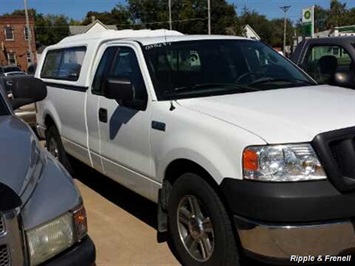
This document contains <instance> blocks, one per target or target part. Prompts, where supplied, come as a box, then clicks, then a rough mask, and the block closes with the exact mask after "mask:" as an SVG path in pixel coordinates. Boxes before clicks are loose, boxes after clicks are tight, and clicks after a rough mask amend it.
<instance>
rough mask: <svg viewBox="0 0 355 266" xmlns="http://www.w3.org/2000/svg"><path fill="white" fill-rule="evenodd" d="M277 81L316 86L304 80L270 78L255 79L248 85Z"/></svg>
mask: <svg viewBox="0 0 355 266" xmlns="http://www.w3.org/2000/svg"><path fill="white" fill-rule="evenodd" d="M279 81H281V82H282V81H284V82H290V83H295V81H297V82H299V83H303V84H306V85H316V83H314V82H311V81H308V80H304V79H286V78H270V77H268V78H260V79H257V80H255V81H253V82H252V83H250V84H249V85H258V84H265V83H272V82H279Z"/></svg>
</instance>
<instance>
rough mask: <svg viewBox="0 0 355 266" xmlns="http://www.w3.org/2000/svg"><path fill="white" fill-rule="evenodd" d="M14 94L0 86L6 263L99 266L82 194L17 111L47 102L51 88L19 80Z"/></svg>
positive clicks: (1, 232)
mask: <svg viewBox="0 0 355 266" xmlns="http://www.w3.org/2000/svg"><path fill="white" fill-rule="evenodd" d="M12 93H13V94H14V96H15V98H14V99H10V100H9V99H8V98H7V95H6V92H5V91H4V89H3V88H2V86H1V85H0V147H1V148H0V265H1V266H3V265H5V266H17V265H31V266H35V265H39V264H42V265H43V264H45V265H63V266H66V265H67V266H68V265H83V266H91V265H94V264H95V257H96V255H95V246H94V244H93V242H92V241H91V239H90V237H89V236H88V235H87V219H86V212H85V208H84V205H83V200H82V197H81V195H80V192H79V190H78V189H77V187H76V186H75V184H74V182H73V179H72V178H71V176H70V175H69V173H68V172H67V171H66V170H65V169H64V167H63V166H62V165H61V164H60V163H58V161H57V160H55V158H54V157H53V156H52V155H50V154H49V153H48V152H47V151H45V150H44V149H42V148H41V147H40V145H39V142H38V139H37V137H36V136H35V134H34V133H33V131H32V130H31V128H30V127H29V126H28V125H26V124H25V123H24V122H22V121H21V120H20V119H18V118H17V117H16V116H15V115H14V113H13V111H12V110H13V109H17V108H18V107H20V106H22V105H26V104H29V103H34V102H36V101H40V100H43V99H44V98H45V97H46V94H47V91H46V86H45V84H44V83H43V82H42V81H40V80H38V79H35V78H33V77H30V76H22V77H17V78H16V79H15V80H13V89H12Z"/></svg>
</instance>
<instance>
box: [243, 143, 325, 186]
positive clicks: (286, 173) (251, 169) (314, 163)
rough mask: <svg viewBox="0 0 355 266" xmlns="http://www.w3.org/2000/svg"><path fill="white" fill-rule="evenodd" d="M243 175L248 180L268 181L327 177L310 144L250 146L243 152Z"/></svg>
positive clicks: (293, 180) (307, 179)
mask: <svg viewBox="0 0 355 266" xmlns="http://www.w3.org/2000/svg"><path fill="white" fill-rule="evenodd" d="M243 175H244V178H245V179H249V180H256V181H268V182H295V181H310V180H321V179H326V178H327V177H326V174H325V172H324V169H323V167H322V165H321V163H320V161H319V159H318V157H317V154H316V153H315V151H314V150H313V148H312V146H311V145H310V144H298V145H296V144H294V145H266V146H251V147H247V148H246V149H245V150H244V152H243Z"/></svg>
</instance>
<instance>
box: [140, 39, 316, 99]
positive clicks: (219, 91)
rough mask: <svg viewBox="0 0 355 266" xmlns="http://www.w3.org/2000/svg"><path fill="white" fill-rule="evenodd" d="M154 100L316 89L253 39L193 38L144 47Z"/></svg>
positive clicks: (301, 73) (300, 73)
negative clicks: (302, 87) (272, 90)
mask: <svg viewBox="0 0 355 266" xmlns="http://www.w3.org/2000/svg"><path fill="white" fill-rule="evenodd" d="M144 53H145V57H146V60H147V65H148V69H149V71H150V75H151V77H152V81H153V84H154V88H155V91H156V94H157V97H158V99H159V100H168V99H179V98H193V97H205V96H214V95H223V94H232V93H242V92H252V91H259V90H270V89H280V88H290V87H301V86H310V85H316V83H315V82H314V81H313V80H312V79H311V78H309V77H308V76H307V75H305V74H304V73H303V72H302V71H300V70H299V69H297V68H296V67H295V66H294V65H293V64H292V63H290V62H289V61H288V60H287V59H285V58H284V57H283V56H282V55H280V54H278V53H277V52H275V51H274V50H273V49H271V48H270V47H268V46H267V45H265V44H263V43H261V42H257V41H252V40H197V41H183V42H172V43H163V44H154V45H147V46H145V47H144Z"/></svg>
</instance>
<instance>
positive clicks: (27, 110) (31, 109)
mask: <svg viewBox="0 0 355 266" xmlns="http://www.w3.org/2000/svg"><path fill="white" fill-rule="evenodd" d="M14 79H16V77H15V76H11V75H8V76H3V77H0V85H1V86H2V87H3V88H4V89H5V92H6V94H7V96H8V97H9V98H10V99H11V98H13V96H12V86H13V84H14ZM15 114H16V115H17V116H18V117H20V118H21V119H23V120H24V121H25V122H26V123H27V124H29V125H30V127H32V128H35V127H36V105H35V104H34V103H31V104H27V105H24V106H21V107H19V108H18V109H16V110H15Z"/></svg>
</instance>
